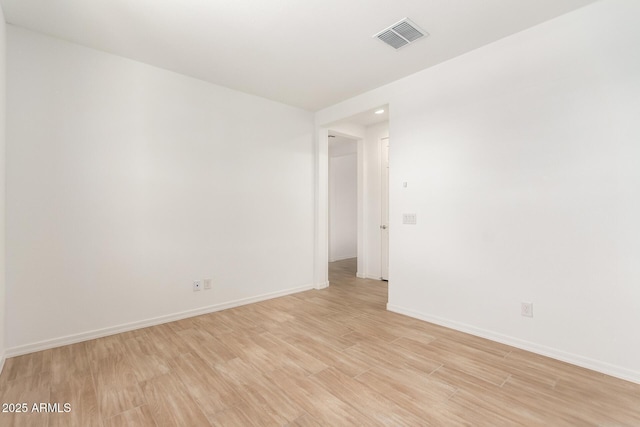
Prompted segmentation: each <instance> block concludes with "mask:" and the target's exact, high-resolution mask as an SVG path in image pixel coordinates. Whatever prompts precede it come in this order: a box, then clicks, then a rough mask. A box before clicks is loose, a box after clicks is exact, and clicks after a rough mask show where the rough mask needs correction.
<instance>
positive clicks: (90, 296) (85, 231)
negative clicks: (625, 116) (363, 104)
mask: <svg viewBox="0 0 640 427" xmlns="http://www.w3.org/2000/svg"><path fill="white" fill-rule="evenodd" d="M8 65H9V68H8V93H7V100H8V111H9V113H8V116H7V130H8V134H7V222H8V233H7V266H8V268H7V299H8V311H7V315H8V316H7V327H8V328H7V330H8V334H7V345H8V347H10V348H11V349H12V351H13V352H15V353H17V352H21V351H24V350H27V349H37V348H38V346H39V345H42V346H46V345H47V343H56V342H62V341H64V340H65V339H67V338H65V337H69V338H68V340H73V337H90V336H91V335H92V331H95V333H96V334H99V333H101V332H100V331H103V330H105V329H106V330H116V329H118V327H120V326H121V325H124V327H126V325H132V324H142V323H144V322H145V321H148V320H149V319H166V318H171V316H172V315H176V314H178V315H179V314H180V313H192V312H194V311H198V310H203V309H205V310H206V308H207V307H221V306H225V304H227V306H228V305H229V304H233V303H234V302H237V301H250V300H255V299H256V298H262V297H264V296H269V295H278V294H282V293H286V292H290V291H295V290H298V289H305V288H308V287H310V286H312V285H313V233H314V222H313V221H314V210H313V209H314V182H313V179H314V164H313V131H314V130H313V115H312V114H311V113H309V112H306V111H303V110H300V109H296V108H292V107H289V106H285V105H282V104H279V103H276V102H272V101H268V100H265V99H261V98H258V97H255V96H250V95H246V94H243V93H239V92H235V91H232V90H229V89H226V88H222V87H219V86H214V85H211V84H208V83H205V82H202V81H199V80H196V79H193V78H188V77H185V76H182V75H179V74H175V73H172V72H168V71H165V70H160V69H157V68H154V67H151V66H147V65H144V64H141V63H137V62H135V61H131V60H127V59H124V58H120V57H117V56H113V55H109V54H105V53H102V52H98V51H95V50H91V49H87V48H84V47H80V46H77V45H73V44H70V43H66V42H63V41H60V40H57V39H53V38H50V37H46V36H43V35H39V34H37V33H33V32H30V31H27V30H23V29H19V28H16V27H13V26H8ZM205 278H211V279H213V289H211V290H202V291H200V292H193V291H192V281H194V280H197V279H205ZM114 328H115V329H114ZM56 340H57V341H56ZM60 340H62V341H60ZM38 343H40V344H38Z"/></svg>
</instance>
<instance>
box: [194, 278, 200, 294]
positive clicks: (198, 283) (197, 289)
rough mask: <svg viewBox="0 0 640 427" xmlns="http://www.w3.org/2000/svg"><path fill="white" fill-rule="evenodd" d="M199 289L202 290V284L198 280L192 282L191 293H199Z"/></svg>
mask: <svg viewBox="0 0 640 427" xmlns="http://www.w3.org/2000/svg"><path fill="white" fill-rule="evenodd" d="M200 289H202V282H201V281H200V280H194V281H193V292H195V291H199V290H200Z"/></svg>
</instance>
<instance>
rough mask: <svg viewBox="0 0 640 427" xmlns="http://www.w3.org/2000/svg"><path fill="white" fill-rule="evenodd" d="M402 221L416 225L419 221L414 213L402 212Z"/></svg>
mask: <svg viewBox="0 0 640 427" xmlns="http://www.w3.org/2000/svg"><path fill="white" fill-rule="evenodd" d="M402 223H403V224H410V225H416V223H417V215H416V214H414V213H405V214H402Z"/></svg>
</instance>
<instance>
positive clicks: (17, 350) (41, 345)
mask: <svg viewBox="0 0 640 427" xmlns="http://www.w3.org/2000/svg"><path fill="white" fill-rule="evenodd" d="M327 285H328V282H327ZM314 288H315V287H314V286H313V285H305V286H300V287H297V288H290V289H284V290H282V291H277V292H271V293H268V294H263V295H257V296H254V297H248V298H242V299H238V300H235V301H229V302H225V303H220V304H214V305H210V306H207V307H201V308H196V309H193V310H187V311H182V312H179V313H174V314H168V315H166V316H159V317H154V318H151V319H146V320H140V321H137V322H131V323H126V324H123V325H118V326H112V327H109V328H103V329H96V330H93V331H87V332H82V333H79V334H74V335H67V336H64V337H60V338H54V339H50V340H45V341H40V342H36V343H33V344H26V345H21V346H17V347H12V348H8V349H7V350H6V352H5V355H4V357H14V356H21V355H23V354H28V353H34V352H36V351H42V350H48V349H50V348H55V347H61V346H63V345H69V344H75V343H79V342H82V341H89V340H93V339H96V338H102V337H106V336H109V335H115V334H119V333H122V332H128V331H133V330H135V329H141V328H147V327H149V326H155V325H160V324H162V323H168V322H174V321H176V320H180V319H186V318H188V317H194V316H200V315H202V314H208V313H213V312H215V311H221V310H226V309H228V308H234V307H239V306H242V305H247V304H252V303H255V302H260V301H265V300H268V299H273V298H278V297H282V296H285V295H291V294H295V293H298V292H304V291H308V290H311V289H314ZM4 357H3V358H2V362H3V363H4Z"/></svg>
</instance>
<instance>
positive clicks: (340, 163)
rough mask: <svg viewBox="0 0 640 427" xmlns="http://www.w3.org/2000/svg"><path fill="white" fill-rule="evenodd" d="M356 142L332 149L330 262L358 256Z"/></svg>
mask: <svg viewBox="0 0 640 427" xmlns="http://www.w3.org/2000/svg"><path fill="white" fill-rule="evenodd" d="M356 148H357V147H356V141H355V140H353V141H345V142H341V146H340V147H329V261H330V262H333V261H338V260H342V259H347V258H355V257H356V255H357V250H358V245H357V240H358V236H357V227H358V201H357V190H358V177H357V167H358V162H357V151H356Z"/></svg>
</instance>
